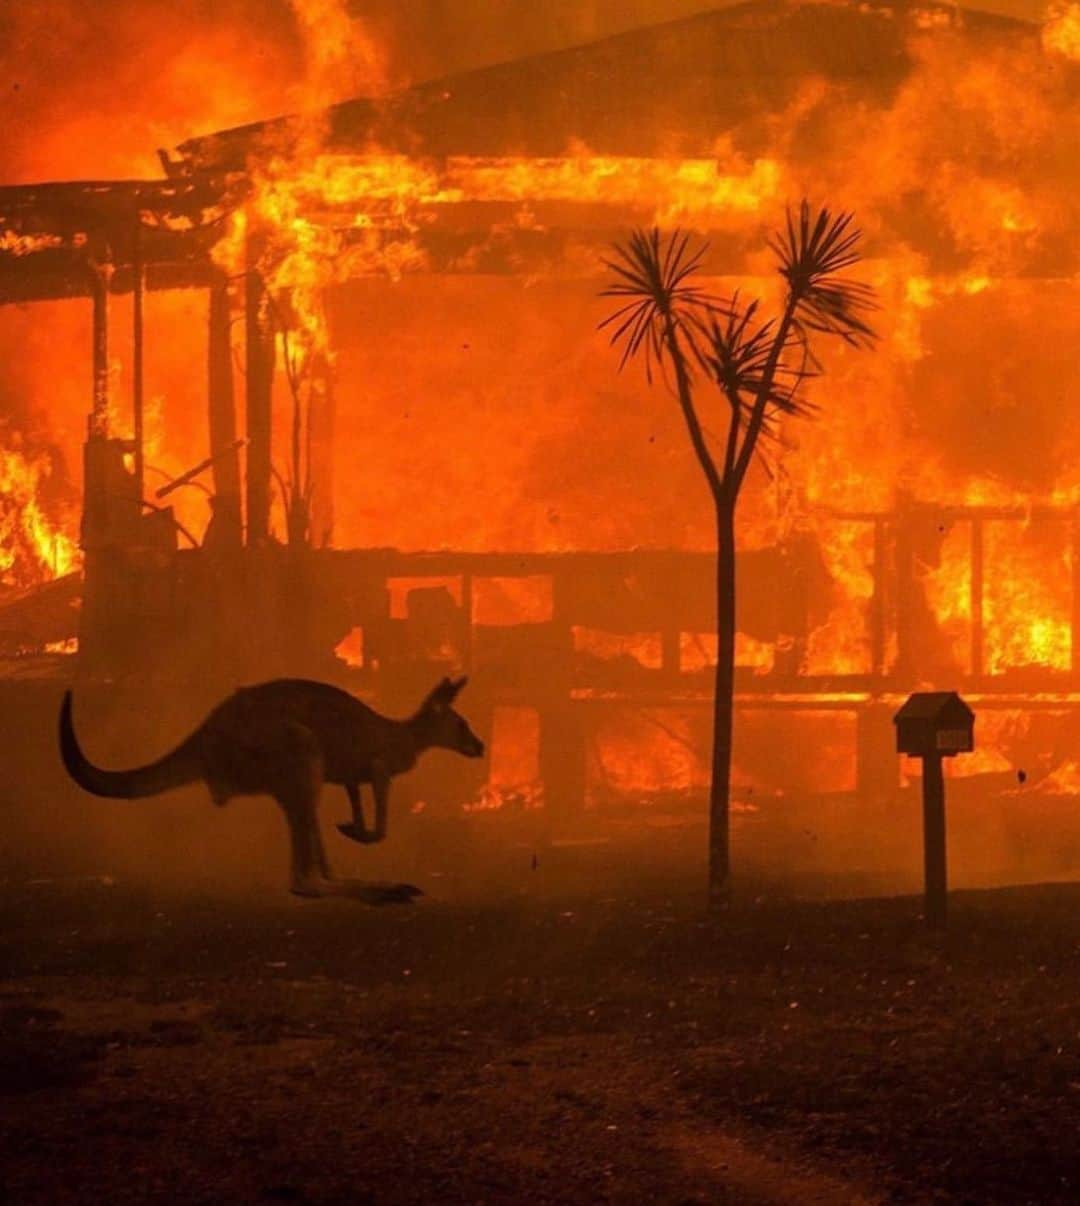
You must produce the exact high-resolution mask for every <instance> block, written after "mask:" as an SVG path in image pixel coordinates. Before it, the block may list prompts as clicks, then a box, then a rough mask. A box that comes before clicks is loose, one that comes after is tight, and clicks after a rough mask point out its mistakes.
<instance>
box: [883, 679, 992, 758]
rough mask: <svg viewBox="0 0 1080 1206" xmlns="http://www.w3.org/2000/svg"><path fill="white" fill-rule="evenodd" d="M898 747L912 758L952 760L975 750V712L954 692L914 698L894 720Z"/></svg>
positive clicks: (913, 696)
mask: <svg viewBox="0 0 1080 1206" xmlns="http://www.w3.org/2000/svg"><path fill="white" fill-rule="evenodd" d="M893 723H894V724H895V725H896V748H897V750H898V751H899V752H900V753H901V754H910V755H912V756H913V757H920V758H925V757H927V756H930V757H934V756H935V755H936V756H937V757H939V758H952V757H954V756H955V755H956V754H967V753H970V752H971V751H972V750H973V749H974V748H975V713H974V712H973V711H972V710H971V709H970V708H969V707H968V706H967V704H966V703H964V701H963V700H962V699H961V698H960V696H959V695H957V694H956V692H955V691H924V692H920V693H919V694H916V695H912V696H910V698H909V699H908V701H907V703H905V704H904V706H903V707H902V708H901V709H900V711H899V712H897V713H896V715H895V716H894V717H893Z"/></svg>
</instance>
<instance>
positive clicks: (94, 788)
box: [60, 691, 200, 800]
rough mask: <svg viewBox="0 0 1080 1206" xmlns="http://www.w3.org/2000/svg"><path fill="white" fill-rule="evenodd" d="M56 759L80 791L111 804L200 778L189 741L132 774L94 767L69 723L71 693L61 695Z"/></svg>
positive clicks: (157, 792)
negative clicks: (111, 802) (58, 751)
mask: <svg viewBox="0 0 1080 1206" xmlns="http://www.w3.org/2000/svg"><path fill="white" fill-rule="evenodd" d="M60 757H61V758H62V759H63V762H64V766H65V767H66V768H67V773H68V774H69V775H70V776H71V777H72V778H73V779H74V780H75V782H76V783H78V785H79V786H80V787H81V788H82V789H83V790H84V791H88V792H91V793H92V794H93V795H95V796H106V797H108V798H109V799H113V800H136V799H141V798H142V797H144V796H156V795H158V794H159V793H161V792H163V791H168V790H169V789H170V788H173V787H181V786H183V785H184V784H185V783H192V782H194V781H195V780H196V779H198V778H199V777H200V772H199V768H198V766H197V764H196V762H195V759H194V757H193V751H192V749H191V744H190V739H189V741H186V742H184V743H183V744H182V745H180V746H178V747H177V748H176V749H175V750H173V751H172V753H170V754H166V755H165V756H164V758H159V759H158V760H157V761H156V762H151V763H150V764H149V765H147V766H140V767H137V768H136V769H134V770H127V771H109V770H102V769H101V768H100V767H97V766H94V764H93V763H92V762H90V760H89V759H88V758H87V757H86V755H85V754H84V753H83V752H82V749H81V747H80V746H79V740H78V738H77V737H76V736H75V726H74V725H73V724H72V722H71V692H70V691H66V692H65V693H64V702H63V703H62V704H61V706H60Z"/></svg>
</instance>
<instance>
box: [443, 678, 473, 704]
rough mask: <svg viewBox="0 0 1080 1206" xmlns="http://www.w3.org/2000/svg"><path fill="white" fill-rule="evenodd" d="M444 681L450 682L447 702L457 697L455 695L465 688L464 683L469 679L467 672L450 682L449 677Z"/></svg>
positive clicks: (451, 701)
mask: <svg viewBox="0 0 1080 1206" xmlns="http://www.w3.org/2000/svg"><path fill="white" fill-rule="evenodd" d="M446 681H447V682H448V683H449V684H450V697H449V699H448V701H447V702H448V703H453V702H454V700H455V699H457V697H458V696H459V695H460V694H461V692H462V691H463V690H464V689H465V685H466V683H468V681H469V676H468V675H467V674H463V675H462V676H461V678H459V679H457V680H456V681H453V682H451V681H450V680H449V679H447V680H446Z"/></svg>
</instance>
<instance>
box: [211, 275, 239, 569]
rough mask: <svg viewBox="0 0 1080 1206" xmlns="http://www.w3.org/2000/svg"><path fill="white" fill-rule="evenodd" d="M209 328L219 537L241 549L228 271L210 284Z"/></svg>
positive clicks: (218, 540) (220, 543) (223, 544)
mask: <svg viewBox="0 0 1080 1206" xmlns="http://www.w3.org/2000/svg"><path fill="white" fill-rule="evenodd" d="M209 327H210V330H209V338H208V341H207V350H208V355H207V361H208V364H207V372H208V398H209V407H210V414H209V419H210V457H211V459H212V461H213V469H214V519H213V523H214V530H215V539H216V543H217V544H218V546H219V547H228V548H239V546H240V545H241V543H242V542H243V517H242V514H241V503H240V459H239V451H238V448H237V439H236V399H235V396H234V393H233V371H232V347H231V344H230V340H229V333H230V314H229V287H228V282H227V280H226V278H225V275H224V273H215V274H214V279H213V281H212V282H211V284H210V315H209Z"/></svg>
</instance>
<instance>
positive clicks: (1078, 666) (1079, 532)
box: [1069, 511, 1080, 675]
mask: <svg viewBox="0 0 1080 1206" xmlns="http://www.w3.org/2000/svg"><path fill="white" fill-rule="evenodd" d="M1070 530H1071V537H1072V539H1071V547H1070V550H1069V551H1070V554H1071V557H1072V616H1071V618H1072V628H1071V633H1070V635H1071V638H1072V657H1071V666H1072V672H1073V674H1074V675H1075V674H1080V512H1076V511H1074V512H1073V517H1072V524H1071V525H1070Z"/></svg>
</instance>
